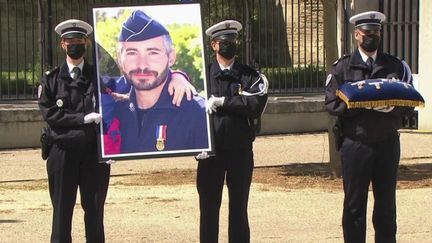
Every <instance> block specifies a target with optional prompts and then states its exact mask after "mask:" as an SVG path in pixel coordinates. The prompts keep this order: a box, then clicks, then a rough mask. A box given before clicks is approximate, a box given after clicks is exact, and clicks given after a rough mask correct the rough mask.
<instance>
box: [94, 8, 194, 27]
mask: <svg viewBox="0 0 432 243" xmlns="http://www.w3.org/2000/svg"><path fill="white" fill-rule="evenodd" d="M124 8H126V9H131V10H132V11H133V10H136V9H140V10H143V11H144V12H145V13H146V14H147V15H149V16H150V17H152V18H154V19H156V20H157V21H158V22H159V23H161V24H162V25H169V24H172V23H178V24H194V25H201V14H200V6H199V4H171V5H151V6H126V7H109V8H94V9H93V13H95V12H96V11H97V12H100V13H103V12H106V13H107V16H108V17H110V16H116V15H117V12H118V11H119V10H120V9H124Z"/></svg>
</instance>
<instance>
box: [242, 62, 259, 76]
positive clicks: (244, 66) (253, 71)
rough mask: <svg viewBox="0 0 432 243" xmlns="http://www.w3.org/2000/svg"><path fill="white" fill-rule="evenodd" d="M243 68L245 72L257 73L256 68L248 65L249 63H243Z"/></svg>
mask: <svg viewBox="0 0 432 243" xmlns="http://www.w3.org/2000/svg"><path fill="white" fill-rule="evenodd" d="M243 68H244V71H245V72H246V73H254V74H259V72H258V71H257V70H256V69H254V68H253V67H251V66H249V65H245V64H244V65H243Z"/></svg>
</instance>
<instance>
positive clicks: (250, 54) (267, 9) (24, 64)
mask: <svg viewBox="0 0 432 243" xmlns="http://www.w3.org/2000/svg"><path fill="white" fill-rule="evenodd" d="M173 2H179V1H161V0H159V1H143V0H88V1H87V0H75V1H70V0H0V9H2V11H1V12H0V26H1V31H0V55H1V57H0V74H1V76H0V100H11V99H35V98H36V96H37V94H36V93H37V92H36V89H37V88H36V87H37V86H38V83H39V80H40V77H41V74H42V72H43V71H45V70H47V69H49V68H50V67H52V66H56V65H58V64H59V63H61V62H63V60H64V54H63V53H62V52H61V49H60V46H59V44H58V43H59V39H58V36H57V35H56V34H55V32H54V31H53V28H54V26H55V25H56V24H57V23H59V22H61V21H63V20H65V19H69V18H78V19H83V20H86V21H88V22H89V23H91V22H92V16H91V8H92V7H93V6H100V5H103V6H110V5H113V6H114V5H117V6H119V5H143V4H151V3H153V4H161V3H173ZM183 2H199V1H183ZM200 2H201V3H202V16H204V19H203V24H204V26H203V27H204V29H205V28H207V27H209V26H210V25H212V24H214V23H216V22H218V21H221V20H223V19H236V20H239V21H240V22H242V23H243V26H244V31H242V34H241V46H240V53H241V54H240V59H241V60H242V61H243V62H245V63H248V64H250V65H253V66H255V67H257V68H258V69H260V70H261V71H262V72H264V73H265V74H266V75H267V77H268V79H269V81H270V93H273V94H280V95H284V94H288V95H289V94H294V93H299V92H302V93H313V92H322V91H323V87H324V80H325V67H324V63H325V52H324V33H323V29H324V28H323V7H322V4H321V0H202V1H200ZM206 48H208V45H207V47H206ZM206 53H207V56H208V60H211V55H212V54H211V51H210V50H208V49H207V52H206ZM90 56H91V54H89V58H88V59H89V60H92V57H90Z"/></svg>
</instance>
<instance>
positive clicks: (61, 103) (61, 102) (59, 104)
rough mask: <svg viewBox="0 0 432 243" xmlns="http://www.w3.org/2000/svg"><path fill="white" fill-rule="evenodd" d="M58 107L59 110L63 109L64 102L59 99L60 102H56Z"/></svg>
mask: <svg viewBox="0 0 432 243" xmlns="http://www.w3.org/2000/svg"><path fill="white" fill-rule="evenodd" d="M56 105H57V107H59V108H61V107H63V100H61V99H58V100H57V101H56Z"/></svg>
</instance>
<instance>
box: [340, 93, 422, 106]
mask: <svg viewBox="0 0 432 243" xmlns="http://www.w3.org/2000/svg"><path fill="white" fill-rule="evenodd" d="M336 95H337V96H338V97H339V98H340V99H341V100H342V101H343V102H345V104H346V105H347V107H348V109H352V108H366V107H379V106H409V107H416V106H420V107H424V106H425V104H424V102H422V101H416V100H397V99H392V100H371V101H353V102H350V101H349V99H348V97H346V96H345V94H344V93H342V92H341V91H340V90H337V91H336Z"/></svg>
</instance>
